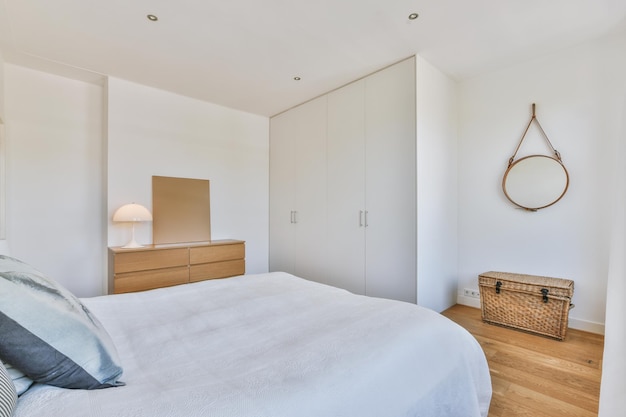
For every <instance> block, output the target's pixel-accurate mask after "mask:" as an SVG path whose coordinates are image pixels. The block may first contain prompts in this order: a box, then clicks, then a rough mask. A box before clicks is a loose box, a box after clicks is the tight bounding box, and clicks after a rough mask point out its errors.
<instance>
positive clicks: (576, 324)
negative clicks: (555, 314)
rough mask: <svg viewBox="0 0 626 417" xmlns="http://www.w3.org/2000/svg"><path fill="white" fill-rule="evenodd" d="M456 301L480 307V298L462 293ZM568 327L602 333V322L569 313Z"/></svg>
mask: <svg viewBox="0 0 626 417" xmlns="http://www.w3.org/2000/svg"><path fill="white" fill-rule="evenodd" d="M456 302H457V303H458V304H461V305H464V306H469V307H475V308H480V299H479V298H472V297H466V296H464V295H459V296H458V297H457V300H456ZM567 324H568V327H569V328H571V329H576V330H582V331H584V332H589V333H596V334H604V323H596V322H593V321H588V320H581V319H577V318H574V317H572V316H571V315H570V317H569V320H568V322H567Z"/></svg>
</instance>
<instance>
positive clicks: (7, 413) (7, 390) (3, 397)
mask: <svg viewBox="0 0 626 417" xmlns="http://www.w3.org/2000/svg"><path fill="white" fill-rule="evenodd" d="M16 404H17V392H15V385H13V381H11V378H10V377H9V373H8V372H7V370H6V369H5V368H4V365H3V364H2V362H0V417H11V416H12V415H13V410H15V405H16Z"/></svg>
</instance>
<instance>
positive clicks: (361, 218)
mask: <svg viewBox="0 0 626 417" xmlns="http://www.w3.org/2000/svg"><path fill="white" fill-rule="evenodd" d="M359 227H363V210H359Z"/></svg>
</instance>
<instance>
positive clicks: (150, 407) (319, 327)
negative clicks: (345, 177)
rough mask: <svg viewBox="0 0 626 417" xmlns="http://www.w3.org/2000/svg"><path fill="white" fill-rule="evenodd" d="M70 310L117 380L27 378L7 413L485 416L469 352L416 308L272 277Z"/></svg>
mask: <svg viewBox="0 0 626 417" xmlns="http://www.w3.org/2000/svg"><path fill="white" fill-rule="evenodd" d="M0 272H2V271H0ZM0 281H1V280H0ZM5 301H6V300H5ZM79 301H80V302H81V303H82V305H84V306H85V307H86V309H83V310H85V311H88V312H89V314H91V315H93V316H95V317H96V318H97V320H98V321H99V324H100V325H101V326H102V328H103V329H105V330H106V333H107V334H108V336H110V341H111V342H112V344H113V345H114V349H115V351H116V352H117V355H118V356H117V358H116V360H119V363H120V364H121V366H122V367H123V373H121V374H120V375H117V376H116V380H117V382H115V383H112V384H110V385H109V386H110V387H109V388H105V389H67V388H60V387H57V386H52V385H49V384H43V383H34V384H33V385H32V386H30V387H29V388H28V389H27V390H26V391H25V392H24V393H23V394H22V395H21V396H20V397H19V399H18V400H17V404H16V408H15V411H14V414H13V415H14V417H37V416H45V417H109V416H111V417H112V416H116V417H126V416H127V417H131V416H133V417H144V416H145V417H166V416H167V417H194V416H219V417H307V416H311V417H312V416H315V417H319V416H325V417H330V416H345V417H357V416H358V417H367V416H372V417H382V416H384V417H400V416H428V417H438V416H441V417H445V416H449V417H461V416H462V417H473V416H476V417H478V416H483V417H484V416H486V415H487V411H488V408H489V402H490V398H491V382H490V377H489V370H488V367H487V363H486V360H485V356H484V353H483V351H482V349H481V347H480V345H479V344H478V343H477V341H476V340H475V339H474V338H473V337H472V336H471V335H470V334H469V333H468V332H467V331H466V330H464V329H463V328H461V327H460V326H458V325H456V324H455V323H453V322H451V321H450V320H448V319H447V318H445V317H443V316H441V315H440V314H437V313H435V312H433V311H431V310H428V309H425V308H421V307H419V306H416V305H413V304H409V303H404V302H398V301H391V300H385V299H378V298H371V297H365V296H358V295H354V294H351V293H349V292H347V291H344V290H341V289H337V288H334V287H330V286H326V285H322V284H318V283H314V282H311V281H307V280H304V279H301V278H298V277H295V276H293V275H289V274H286V273H281V272H274V273H267V274H258V275H245V276H238V277H233V278H227V279H220V280H211V281H203V282H199V283H194V284H185V285H179V286H175V287H169V288H162V289H157V290H151V291H144V292H138V293H129V294H120V295H108V296H102V297H95V298H83V299H80V300H79ZM2 308H4V306H3V307H2ZM3 354H4V355H5V356H6V354H5V353H3V351H2V350H0V355H3ZM0 359H3V362H7V361H8V360H9V359H7V358H5V357H0ZM0 367H1V365H0ZM122 384H124V385H122Z"/></svg>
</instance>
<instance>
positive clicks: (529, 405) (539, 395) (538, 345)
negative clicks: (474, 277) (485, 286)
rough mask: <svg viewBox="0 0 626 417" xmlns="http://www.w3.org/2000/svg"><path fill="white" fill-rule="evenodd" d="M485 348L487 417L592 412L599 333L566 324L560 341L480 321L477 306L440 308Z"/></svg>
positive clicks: (583, 416) (576, 416)
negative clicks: (490, 391)
mask: <svg viewBox="0 0 626 417" xmlns="http://www.w3.org/2000/svg"><path fill="white" fill-rule="evenodd" d="M442 314H443V315H444V316H446V317H448V318H450V319H451V320H453V321H455V322H456V323H458V324H459V325H461V326H462V327H464V328H465V329H467V330H468V331H469V332H470V333H471V334H472V335H473V336H474V337H475V338H476V340H478V342H479V343H480V345H481V346H482V348H483V351H484V352H485V356H486V358H487V362H488V363H489V371H490V373H491V383H492V388H493V396H492V400H491V406H490V408H489V417H525V416H529V417H544V416H545V417H561V416H563V417H565V416H568V417H591V416H597V415H598V400H599V397H600V377H601V370H602V352H603V349H604V336H602V335H597V334H593V333H587V332H583V331H580V330H575V329H568V331H567V335H566V336H565V339H564V340H563V341H558V340H554V339H550V338H547V337H543V336H537V335H534V334H530V333H525V332H522V331H519V330H513V329H509V328H506V327H502V326H495V325H491V324H487V323H483V321H482V320H481V315H480V309H477V308H473V307H467V306H462V305H456V306H453V307H451V308H450V309H448V310H446V311H444V312H443V313H442Z"/></svg>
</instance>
